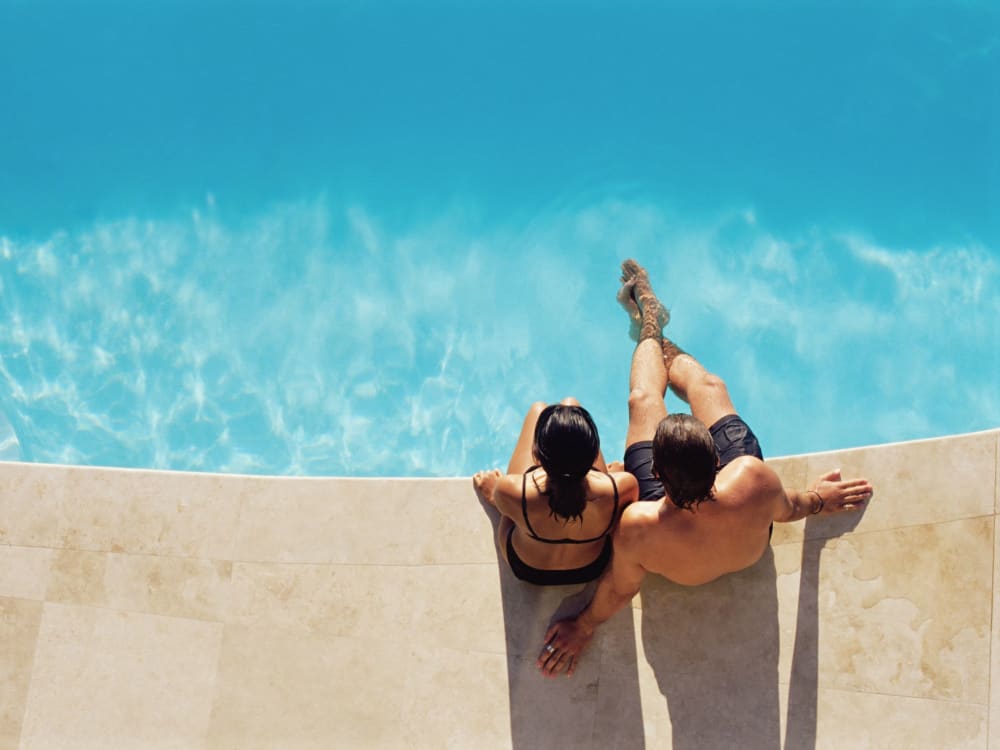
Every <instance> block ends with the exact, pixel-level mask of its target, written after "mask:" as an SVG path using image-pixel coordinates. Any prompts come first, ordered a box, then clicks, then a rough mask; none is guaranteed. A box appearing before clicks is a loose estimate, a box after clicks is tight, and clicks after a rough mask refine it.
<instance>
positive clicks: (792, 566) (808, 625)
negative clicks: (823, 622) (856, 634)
mask: <svg viewBox="0 0 1000 750" xmlns="http://www.w3.org/2000/svg"><path fill="white" fill-rule="evenodd" d="M820 549H821V547H819V545H809V546H806V545H803V544H801V543H800V544H786V545H782V546H780V547H775V548H774V567H775V576H776V579H775V589H776V591H777V595H778V634H779V636H778V639H779V653H778V679H779V681H780V682H788V681H789V680H790V679H791V675H792V672H793V669H795V670H798V671H800V672H801V671H802V670H803V669H805V670H806V672H807V674H809V675H811V677H810V679H811V680H812V682H813V683H815V680H816V654H817V644H816V635H817V632H818V631H817V601H816V599H817V590H818V589H817V585H816V582H817V580H818V577H819V554H820Z"/></svg>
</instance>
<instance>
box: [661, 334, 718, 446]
mask: <svg viewBox="0 0 1000 750" xmlns="http://www.w3.org/2000/svg"><path fill="white" fill-rule="evenodd" d="M662 356H663V361H664V366H665V367H666V368H667V377H668V381H669V385H670V389H671V390H672V391H673V392H674V393H675V394H676V395H677V397H678V398H680V399H681V400H682V401H684V402H685V403H687V404H688V405H689V406H690V407H691V415H692V416H693V417H694V418H695V419H697V420H698V421H699V422H701V423H702V424H703V425H705V426H706V427H711V426H712V425H714V424H715V423H716V422H718V421H719V420H720V419H722V418H723V417H725V416H728V415H729V414H735V413H736V407H735V406H733V402H732V400H731V399H730V398H729V389H728V388H726V383H725V381H723V380H722V378H720V377H719V376H718V375H713V374H712V373H710V372H709V371H708V370H706V369H705V368H704V367H702V365H701V363H700V362H699V361H698V360H696V359H695V358H694V357H692V356H691V355H690V354H688V353H687V352H684V351H682V350H681V349H680V348H679V347H677V345H676V344H674V343H673V342H672V341H671V340H670V339H666V338H665V339H663V350H662Z"/></svg>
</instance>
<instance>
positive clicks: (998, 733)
mask: <svg viewBox="0 0 1000 750" xmlns="http://www.w3.org/2000/svg"><path fill="white" fill-rule="evenodd" d="M989 748H990V750H1000V706H990V737H989Z"/></svg>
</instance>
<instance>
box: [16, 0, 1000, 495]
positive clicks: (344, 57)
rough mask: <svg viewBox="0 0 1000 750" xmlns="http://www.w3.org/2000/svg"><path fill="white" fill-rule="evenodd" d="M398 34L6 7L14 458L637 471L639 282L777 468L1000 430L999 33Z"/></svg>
mask: <svg viewBox="0 0 1000 750" xmlns="http://www.w3.org/2000/svg"><path fill="white" fill-rule="evenodd" d="M390 6H392V7H386V8H366V7H362V6H361V5H358V6H357V7H356V6H355V4H352V3H349V2H346V3H330V4H298V5H296V4H293V7H281V8H279V7H278V6H276V5H275V6H273V7H272V6H270V5H269V4H267V3H260V4H253V5H252V7H245V6H244V5H242V4H241V5H240V6H236V5H235V4H229V3H225V2H223V3H213V4H207V5H205V6H204V7H202V6H196V5H193V4H192V5H190V6H188V5H184V4H181V5H171V6H166V5H165V6H162V7H155V6H149V7H147V8H144V9H138V8H136V9H131V10H129V9H125V8H122V7H112V6H111V5H102V4H97V5H95V6H94V7H91V8H88V9H73V8H63V9H61V11H60V19H59V20H60V22H59V23H57V24H53V23H51V19H50V18H49V17H48V16H47V15H46V12H45V10H44V8H42V7H41V6H35V5H33V4H6V5H5V6H4V7H3V8H0V74H4V75H3V76H2V77H3V78H4V80H6V81H9V82H10V85H9V87H8V88H7V90H6V91H5V93H4V95H3V96H4V101H3V103H4V105H5V109H6V110H7V111H9V112H12V113H16V116H12V117H9V118H6V119H5V121H4V137H3V138H0V165H2V166H3V168H4V170H5V175H6V176H7V178H6V179H5V180H3V181H0V316H2V325H0V415H2V420H3V421H0V446H2V449H3V453H2V454H0V456H3V457H19V458H23V459H25V460H31V461H42V462H59V463H73V464H97V465H113V466H142V467H158V468H172V469H190V470H200V471H223V472H247V473H260V474H306V475H316V474H321V475H328V474H332V475H357V476H392V475H404V476H412V475H417V476H421V475H434V476H448V475H459V474H470V473H472V472H473V471H475V470H477V469H479V468H482V467H484V466H492V465H504V464H505V463H506V461H507V457H508V454H509V451H510V449H511V446H512V443H513V439H514V436H515V435H516V433H517V429H518V427H519V424H520V420H521V417H522V415H523V412H524V410H525V409H526V408H527V406H528V404H530V403H531V402H532V401H534V400H537V399H543V400H549V401H555V400H558V399H560V398H562V397H564V396H567V395H572V396H575V397H577V398H579V399H580V400H581V402H582V403H583V404H584V405H585V406H587V407H588V408H590V409H591V411H592V412H593V413H594V416H595V418H596V420H597V423H598V426H599V428H600V430H601V434H602V438H603V443H604V449H605V452H606V453H607V454H608V455H609V456H615V455H618V454H620V453H621V450H622V441H623V438H624V432H625V416H626V413H625V399H626V395H627V373H628V360H629V356H630V353H631V347H632V345H631V342H630V341H629V339H628V337H627V335H626V332H627V320H626V318H625V316H624V314H623V313H622V312H621V311H620V309H619V308H618V307H617V305H616V303H615V301H614V295H615V292H616V289H617V273H618V266H619V264H620V262H621V261H622V260H623V259H624V258H626V257H629V256H634V257H636V258H637V259H638V260H639V261H640V262H642V263H644V264H645V265H647V266H648V268H649V270H650V274H651V277H652V279H653V282H654V286H655V287H656V289H657V290H658V292H660V294H661V295H662V297H663V298H664V300H665V301H666V302H667V304H668V305H670V306H671V307H672V309H673V314H674V319H673V321H672V322H671V324H670V328H669V329H668V332H669V333H670V334H671V335H672V336H673V337H674V338H676V340H677V342H678V343H679V344H680V345H681V346H682V347H684V348H686V349H688V350H690V351H691V352H692V353H694V354H695V355H696V356H698V357H699V358H700V359H702V360H703V361H704V363H705V364H706V366H707V367H709V368H710V369H712V370H714V371H716V372H718V373H719V374H721V375H722V376H723V377H725V378H726V380H727V382H728V383H729V386H730V389H731V391H732V394H733V397H734V401H735V402H736V404H737V406H738V407H739V408H740V410H741V412H742V413H743V414H744V416H745V417H746V419H747V421H748V422H749V423H750V424H751V425H752V426H753V427H754V429H755V431H756V432H757V434H758V436H759V437H760V439H761V443H762V445H763V448H764V451H765V453H766V454H767V455H771V456H774V455H787V454H792V453H800V452H806V451H816V450H824V449H834V448H842V447H848V446H855V445H866V444H872V443H882V442H891V441H897V440H907V439H913V438H922V437H933V436H938V435H945V434H950V433H955V432H965V431H969V430H977V429H987V428H990V427H995V426H996V425H997V424H1000V396H998V395H997V391H996V387H995V373H996V372H998V371H1000V360H998V354H997V352H1000V332H998V327H997V326H996V324H995V321H996V320H997V318H998V315H1000V246H998V245H997V242H998V238H1000V228H998V225H997V219H996V212H995V210H994V207H995V205H996V198H997V193H996V190H997V184H1000V181H998V180H997V179H996V160H995V159H993V160H991V159H990V158H984V155H988V154H995V153H998V152H1000V146H998V144H997V139H998V137H1000V136H998V135H997V133H1000V128H997V127H995V124H996V123H995V115H994V113H993V112H992V110H991V109H990V104H989V103H990V101H991V97H988V96H983V95H982V94H983V92H984V91H992V90H995V89H996V86H997V77H998V74H997V70H1000V66H996V65H995V56H996V54H997V53H996V46H995V45H991V43H990V37H989V33H988V32H989V29H990V28H995V26H993V25H992V24H991V23H989V20H990V19H991V18H992V16H991V15H990V14H991V11H990V10H989V9H988V8H975V7H971V6H970V7H963V8H953V9H941V8H927V9H922V10H921V11H920V12H919V13H914V14H912V15H911V16H909V17H908V21H907V24H906V25H905V27H904V26H900V25H899V24H898V23H897V21H898V19H897V18H896V16H895V15H894V12H893V11H892V10H891V9H883V10H880V9H865V10H861V9H853V10H852V11H851V13H850V14H848V15H841V14H840V12H839V11H834V10H824V9H818V8H814V9H811V10H810V9H804V8H799V9H787V10H780V9H778V8H772V9H770V11H769V12H768V13H765V14H760V13H756V12H752V9H746V10H740V11H737V10H735V9H734V10H733V13H734V14H735V15H734V17H733V18H732V19H730V20H732V21H733V23H732V24H725V25H720V23H719V19H718V17H717V13H715V12H714V11H713V10H712V9H698V8H696V7H680V6H677V7H670V4H663V6H662V7H661V6H656V7H652V6H651V7H646V6H644V5H643V4H636V5H635V7H632V6H630V8H629V11H628V12H626V13H623V12H621V11H620V9H619V8H617V7H616V6H611V5H610V4H602V3H595V4H588V5H587V7H586V8H579V9H577V12H575V13H574V14H573V15H572V17H568V14H566V13H565V12H564V10H565V9H564V8H562V7H561V6H560V4H559V3H540V4H534V5H532V6H531V7H527V6H525V7H520V6H519V7H518V8H516V9H515V12H511V11H510V10H509V9H507V8H505V7H501V6H499V5H497V6H493V5H492V4H490V3H484V4H476V5H475V7H474V8H473V7H470V8H458V7H451V6H449V4H439V3H427V4H413V5H412V6H410V5H408V6H407V7H405V8H404V7H402V6H400V7H396V5H395V4H390ZM845 13H846V11H845ZM236 18H238V23H234V19H236ZM942 30H946V31H947V32H948V33H947V34H945V33H943V32H942ZM939 32H942V33H939ZM845 34H846V35H847V36H846V37H845ZM848 37H849V38H848ZM886 38H891V39H892V43H891V44H886V43H885V39H886ZM848 48H849V49H852V50H853V52H852V55H851V59H850V61H849V63H848V62H847V61H845V60H844V59H843V50H844V49H848ZM887 56H889V57H888V59H887ZM790 59H794V60H796V61H797V64H796V65H794V66H791V65H788V64H787V61H788V60H790ZM734 71H738V74H737V73H734ZM820 83H821V84H822V85H819V84H820ZM790 101H794V106H792V107H790V106H789V102H790ZM954 112H961V113H962V114H961V116H960V117H955V116H952V115H951V114H950V113H954ZM928 143H934V144H936V145H935V147H934V148H928V147H927V144H928ZM670 406H671V408H678V407H679V405H678V404H677V402H676V401H671V402H670ZM5 425H9V428H8V427H6V426H5Z"/></svg>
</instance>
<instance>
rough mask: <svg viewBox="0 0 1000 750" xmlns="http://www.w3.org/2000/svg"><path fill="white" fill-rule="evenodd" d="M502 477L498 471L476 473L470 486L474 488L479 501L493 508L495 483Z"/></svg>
mask: <svg viewBox="0 0 1000 750" xmlns="http://www.w3.org/2000/svg"><path fill="white" fill-rule="evenodd" d="M502 476H503V474H501V473H500V469H491V470H489V471H477V472H476V473H475V474H474V475H473V476H472V486H473V487H475V488H476V495H477V496H478V497H479V499H480V500H482V501H483V502H484V503H489V504H490V505H493V506H495V505H496V503H495V502H493V490H495V489H496V486H497V482H499V481H500V477H502Z"/></svg>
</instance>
